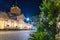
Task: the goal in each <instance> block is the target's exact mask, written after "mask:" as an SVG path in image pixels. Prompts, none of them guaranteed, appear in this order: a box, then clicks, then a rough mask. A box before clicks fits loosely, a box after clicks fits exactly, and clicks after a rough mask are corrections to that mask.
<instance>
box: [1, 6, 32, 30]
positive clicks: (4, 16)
mask: <svg viewBox="0 0 60 40" xmlns="http://www.w3.org/2000/svg"><path fill="white" fill-rule="evenodd" d="M0 15H1V16H0V29H32V24H29V23H25V22H24V18H25V17H24V15H23V14H21V9H20V8H19V7H18V6H14V5H13V6H12V7H11V9H10V12H9V13H6V12H0ZM12 17H16V19H13V18H12Z"/></svg>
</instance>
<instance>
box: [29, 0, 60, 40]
mask: <svg viewBox="0 0 60 40" xmlns="http://www.w3.org/2000/svg"><path fill="white" fill-rule="evenodd" d="M39 8H40V10H41V12H40V15H39V19H40V21H39V22H38V23H37V31H36V32H35V33H34V34H31V38H30V39H29V40H55V35H56V34H57V32H56V25H57V23H56V22H57V20H56V18H57V17H58V14H60V0H43V1H42V4H41V5H40V6H39Z"/></svg>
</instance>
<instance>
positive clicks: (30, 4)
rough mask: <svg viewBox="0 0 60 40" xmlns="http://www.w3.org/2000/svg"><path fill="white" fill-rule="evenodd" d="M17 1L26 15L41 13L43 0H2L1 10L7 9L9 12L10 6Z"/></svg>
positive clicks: (0, 3)
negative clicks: (40, 6)
mask: <svg viewBox="0 0 60 40" xmlns="http://www.w3.org/2000/svg"><path fill="white" fill-rule="evenodd" d="M16 2H17V5H18V6H19V7H20V8H21V10H22V13H23V14H24V15H25V16H26V17H31V16H33V15H37V14H39V11H40V10H39V5H40V4H41V0H17V1H16V0H0V11H1V10H6V11H7V12H9V11H10V7H11V6H12V5H13V4H16Z"/></svg>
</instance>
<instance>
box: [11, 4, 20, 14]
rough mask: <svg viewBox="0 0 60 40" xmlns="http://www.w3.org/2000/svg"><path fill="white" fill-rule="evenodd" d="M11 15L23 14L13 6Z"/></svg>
mask: <svg viewBox="0 0 60 40" xmlns="http://www.w3.org/2000/svg"><path fill="white" fill-rule="evenodd" d="M10 13H11V15H19V14H21V9H20V8H19V7H18V6H17V5H13V6H12V7H11V9H10Z"/></svg>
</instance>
